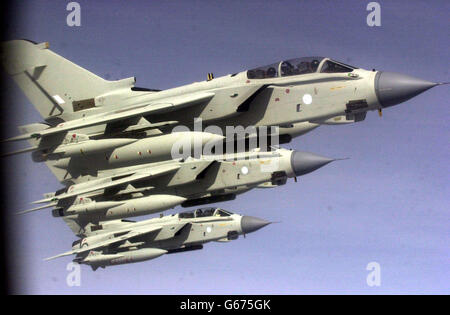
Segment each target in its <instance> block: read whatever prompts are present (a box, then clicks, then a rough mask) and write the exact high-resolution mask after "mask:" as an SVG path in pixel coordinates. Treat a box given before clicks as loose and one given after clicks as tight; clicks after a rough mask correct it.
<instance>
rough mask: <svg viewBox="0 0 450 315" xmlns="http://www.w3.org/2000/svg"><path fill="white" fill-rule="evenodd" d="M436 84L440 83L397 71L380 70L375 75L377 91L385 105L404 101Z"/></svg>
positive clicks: (382, 103) (378, 96)
mask: <svg viewBox="0 0 450 315" xmlns="http://www.w3.org/2000/svg"><path fill="white" fill-rule="evenodd" d="M436 85H439V84H438V83H434V82H430V81H426V80H422V79H418V78H414V77H411V76H408V75H405V74H400V73H395V72H378V73H377V75H376V77H375V93H376V95H377V98H378V101H379V102H380V104H381V106H383V107H389V106H394V105H397V104H400V103H403V102H405V101H407V100H409V99H410V98H413V97H414V96H416V95H419V94H420V93H422V92H425V91H426V90H428V89H431V88H432V87H434V86H436Z"/></svg>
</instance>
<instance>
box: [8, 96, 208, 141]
mask: <svg viewBox="0 0 450 315" xmlns="http://www.w3.org/2000/svg"><path fill="white" fill-rule="evenodd" d="M214 95H215V94H214V93H212V92H200V93H191V94H188V95H184V96H178V97H172V98H166V99H162V100H160V101H158V103H153V104H141V105H136V106H133V107H131V108H125V109H118V110H115V111H111V112H107V113H103V114H98V115H93V116H88V117H85V118H80V119H74V120H70V121H67V122H63V123H60V124H59V125H57V126H56V127H52V128H48V129H45V130H41V131H36V132H33V133H27V134H23V135H20V136H16V137H13V138H9V139H6V140H5V141H18V140H26V139H39V138H41V137H44V136H49V135H54V134H58V133H61V132H66V131H69V130H76V129H81V128H86V127H91V126H95V125H103V124H108V123H112V122H116V121H119V120H125V119H129V118H133V117H138V116H146V115H150V114H161V113H166V112H169V111H172V110H175V109H180V108H183V107H186V106H191V105H194V104H198V103H201V102H204V101H207V100H210V99H211V98H212V97H214Z"/></svg>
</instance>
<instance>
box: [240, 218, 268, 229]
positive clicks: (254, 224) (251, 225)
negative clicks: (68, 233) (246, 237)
mask: <svg viewBox="0 0 450 315" xmlns="http://www.w3.org/2000/svg"><path fill="white" fill-rule="evenodd" d="M268 224H270V222H268V221H266V220H263V219H260V218H257V217H250V216H246V215H244V216H243V217H242V219H241V229H242V233H244V234H247V233H251V232H255V231H257V230H259V229H260V228H263V227H265V226H266V225H268Z"/></svg>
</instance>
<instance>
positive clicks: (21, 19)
mask: <svg viewBox="0 0 450 315" xmlns="http://www.w3.org/2000/svg"><path fill="white" fill-rule="evenodd" d="M78 2H79V3H80V5H81V23H82V25H81V27H69V26H67V25H66V16H67V14H68V13H69V12H67V11H66V4H67V3H68V1H61V0H60V1H16V2H15V4H14V5H15V9H16V13H17V15H18V16H17V17H16V19H15V20H12V21H10V25H9V29H8V31H9V33H8V34H7V38H5V39H18V38H26V39H30V40H33V41H36V42H44V41H48V42H50V47H51V49H52V50H53V51H55V52H56V53H58V54H60V55H62V56H64V57H66V58H68V59H70V60H72V61H73V62H75V63H77V64H79V65H80V66H82V67H84V68H87V69H89V70H90V71H92V72H94V73H96V74H98V75H100V76H102V77H104V78H106V79H111V80H112V79H121V78H126V77H130V76H136V77H137V85H138V86H142V87H149V88H159V89H167V88H171V87H176V86H180V85H183V84H188V83H191V82H194V81H201V80H205V79H206V73H208V72H214V74H215V76H216V77H218V76H221V75H226V74H228V73H234V72H238V71H242V70H245V69H249V68H253V67H257V66H260V65H265V64H269V63H272V62H275V61H278V60H280V59H289V58H294V57H302V56H316V55H319V56H329V57H332V58H334V59H336V60H340V61H343V62H346V63H349V64H352V65H355V66H358V67H361V68H365V69H372V68H375V69H377V70H385V71H394V72H400V73H404V74H408V75H412V76H416V77H418V78H422V79H426V80H430V81H435V82H443V81H449V72H448V69H449V35H450V32H449V30H450V27H449V26H450V24H449V18H448V14H449V9H450V2H449V1H428V2H426V1H379V3H380V4H381V10H382V13H381V14H382V16H381V23H382V25H381V27H368V26H367V24H366V16H367V14H368V12H367V11H366V5H367V3H368V2H369V1H226V2H225V1H176V2H175V1H174V2H169V3H165V2H164V3H162V2H161V1H116V0H115V1H111V0H109V1H78ZM3 75H4V74H3ZM5 88H6V91H8V92H9V95H8V97H9V98H8V100H9V101H8V102H7V103H5V105H4V106H8V107H7V108H6V109H5V110H6V111H7V112H9V113H13V112H16V113H17V115H14V116H10V115H7V116H5V117H3V124H4V128H5V130H8V134H5V135H3V137H2V138H5V137H8V136H14V135H16V134H17V129H16V126H18V125H23V124H28V123H32V122H37V121H40V120H41V118H40V116H39V114H38V113H37V111H36V110H35V109H34V108H33V107H32V105H31V104H30V103H29V102H28V100H27V99H26V98H25V96H24V95H23V94H22V93H21V91H20V90H19V89H18V88H17V87H16V86H15V85H13V83H12V81H10V80H8V81H7V82H6V87H5ZM448 97H449V94H448V86H443V87H436V88H434V89H432V90H429V91H427V92H425V93H424V94H422V95H420V96H418V97H416V98H414V99H413V100H410V101H408V102H407V103H404V104H402V105H399V106H396V107H394V108H390V109H387V110H385V111H384V115H383V118H381V119H380V118H379V117H378V115H377V114H376V113H375V112H373V113H369V114H368V115H367V118H366V120H365V121H364V122H361V123H357V124H353V125H347V126H323V127H320V128H319V129H316V130H315V131H313V132H311V133H309V134H307V135H305V136H303V137H300V138H296V139H295V140H294V141H292V142H291V143H290V144H287V145H285V147H287V148H293V149H297V150H305V151H311V152H315V153H318V154H321V155H325V156H329V157H350V158H351V159H350V160H345V161H339V162H335V163H332V164H330V165H328V166H326V167H324V168H322V169H320V170H318V171H316V172H314V173H311V174H309V175H306V176H304V177H301V178H300V180H299V182H298V183H294V182H293V181H292V180H291V181H289V182H288V183H287V184H286V185H285V186H282V187H279V188H277V189H272V190H254V191H251V192H249V193H246V194H245V195H242V196H240V197H238V198H237V199H236V200H234V201H231V202H225V203H219V204H217V205H218V206H220V207H223V208H224V209H229V210H231V211H233V212H237V213H241V214H246V215H252V216H258V217H261V218H264V219H267V220H271V221H281V223H279V224H273V225H270V226H268V227H266V228H264V229H262V230H260V231H258V232H255V233H253V234H249V235H248V236H247V238H246V239H243V238H240V239H239V240H237V241H234V242H230V243H226V244H222V243H211V244H206V246H205V248H204V249H203V250H201V251H195V252H187V253H182V254H177V255H167V256H163V257H161V258H158V259H155V260H151V261H147V262H143V263H137V264H130V265H122V266H116V267H112V268H106V269H99V270H97V271H96V272H92V270H91V268H90V267H88V266H82V274H81V286H80V287H68V286H67V285H66V276H67V274H68V272H67V271H66V265H67V264H68V263H69V262H70V261H71V257H65V258H61V259H58V260H54V261H50V262H44V261H43V258H45V257H49V256H52V255H55V254H58V253H61V252H64V251H67V250H69V249H70V246H71V243H72V241H74V240H75V237H74V235H73V234H72V232H71V231H70V229H69V228H68V227H67V226H66V225H65V224H64V222H63V221H62V220H60V219H57V218H53V217H52V216H51V214H50V210H48V211H41V212H36V213H32V214H29V215H26V216H21V217H14V216H13V213H14V212H17V211H19V210H22V209H27V208H30V205H29V202H31V201H33V200H37V199H41V198H42V193H45V192H50V191H55V190H57V189H59V188H61V185H60V184H59V183H58V182H57V180H56V179H55V178H54V177H53V175H52V174H51V172H50V171H49V170H48V169H47V168H46V166H45V165H44V164H36V163H33V162H32V161H31V158H30V155H22V156H17V157H14V158H11V157H10V158H7V159H4V160H3V162H4V163H6V164H5V166H6V168H5V170H4V174H2V176H3V178H4V179H7V180H10V179H13V181H10V182H8V183H9V188H10V194H11V196H12V198H13V199H14V202H13V203H12V204H10V205H7V207H5V208H4V209H3V211H5V212H6V213H7V218H10V222H9V223H10V226H9V231H10V232H11V233H13V232H14V234H15V235H16V237H15V238H14V239H12V240H10V244H11V250H10V251H9V252H10V253H11V255H13V256H14V257H15V258H16V261H17V263H16V265H15V266H14V267H15V268H14V269H12V270H10V276H11V277H12V278H13V279H14V280H15V281H16V286H17V292H20V293H40V294H108V293H119V294H301V293H357V294H379V293H388V294H399V293H444V294H449V293H450V268H449V258H450V257H449V254H450V251H449V241H450V235H449V219H450V206H449V200H450V199H449V193H450V187H449V171H450V168H449V163H448V161H449V157H450V151H449V123H448V119H449V114H450V109H449V106H448V105H449V103H448ZM184 210H186V209H184V208H180V207H178V208H176V209H175V210H172V211H169V212H166V213H173V212H178V211H184ZM144 218H148V216H147V217H141V218H138V219H139V220H140V219H144ZM372 261H375V262H378V263H379V264H380V266H381V286H380V287H369V286H368V285H367V284H366V276H367V274H368V271H366V265H367V264H368V263H369V262H372Z"/></svg>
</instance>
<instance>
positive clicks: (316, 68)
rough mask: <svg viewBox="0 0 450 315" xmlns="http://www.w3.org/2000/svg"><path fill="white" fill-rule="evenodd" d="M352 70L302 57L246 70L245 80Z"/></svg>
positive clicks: (334, 62) (348, 66)
mask: <svg viewBox="0 0 450 315" xmlns="http://www.w3.org/2000/svg"><path fill="white" fill-rule="evenodd" d="M354 69H357V68H356V67H353V66H350V65H346V64H344V63H342V62H338V61H334V60H331V59H328V58H324V57H302V58H295V59H290V60H284V61H280V62H277V63H274V64H271V65H268V66H263V67H258V68H255V69H251V70H248V71H247V78H249V79H267V78H277V77H287V76H292V75H300V74H307V73H314V72H322V73H339V72H352V71H353V70H354Z"/></svg>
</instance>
